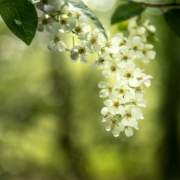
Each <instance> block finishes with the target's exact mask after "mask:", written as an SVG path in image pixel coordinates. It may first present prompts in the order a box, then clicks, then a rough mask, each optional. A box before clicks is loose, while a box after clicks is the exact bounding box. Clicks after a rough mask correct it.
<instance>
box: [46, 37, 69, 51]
mask: <svg viewBox="0 0 180 180" xmlns="http://www.w3.org/2000/svg"><path fill="white" fill-rule="evenodd" d="M56 48H57V49H58V50H59V51H60V52H62V51H65V50H66V44H65V43H64V42H63V41H61V38H60V36H59V35H57V36H54V38H53V40H52V41H50V42H49V44H48V49H49V50H55V49H56Z"/></svg>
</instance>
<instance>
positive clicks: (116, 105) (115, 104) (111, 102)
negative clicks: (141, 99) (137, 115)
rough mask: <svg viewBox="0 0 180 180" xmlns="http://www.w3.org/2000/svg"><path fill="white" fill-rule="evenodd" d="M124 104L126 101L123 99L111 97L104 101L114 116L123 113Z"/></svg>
mask: <svg viewBox="0 0 180 180" xmlns="http://www.w3.org/2000/svg"><path fill="white" fill-rule="evenodd" d="M123 104H124V99H123V98H122V97H115V96H114V97H113V96H112V97H111V99H108V100H106V101H104V105H105V106H107V108H108V110H109V112H110V113H112V114H114V115H115V114H119V112H121V111H122V108H123V107H122V105H123Z"/></svg>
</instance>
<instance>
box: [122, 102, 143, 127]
mask: <svg viewBox="0 0 180 180" xmlns="http://www.w3.org/2000/svg"><path fill="white" fill-rule="evenodd" d="M121 115H122V117H123V119H122V121H121V123H122V124H123V125H124V126H130V127H134V128H136V129H138V122H137V120H138V119H144V118H143V115H142V112H141V110H140V109H139V108H137V107H136V106H134V105H127V106H125V107H124V109H123V110H122V112H121Z"/></svg>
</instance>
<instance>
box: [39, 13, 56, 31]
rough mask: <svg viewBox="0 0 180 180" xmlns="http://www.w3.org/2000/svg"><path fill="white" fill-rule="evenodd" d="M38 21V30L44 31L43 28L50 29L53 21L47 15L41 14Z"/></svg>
mask: <svg viewBox="0 0 180 180" xmlns="http://www.w3.org/2000/svg"><path fill="white" fill-rule="evenodd" d="M38 21H39V22H38V26H37V30H38V31H41V32H42V31H44V29H46V31H47V32H51V31H52V23H53V22H54V20H53V19H52V18H51V17H50V16H49V15H43V16H42V17H39V18H38Z"/></svg>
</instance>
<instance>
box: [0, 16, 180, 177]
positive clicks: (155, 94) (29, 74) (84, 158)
mask: <svg viewBox="0 0 180 180" xmlns="http://www.w3.org/2000/svg"><path fill="white" fill-rule="evenodd" d="M101 16H102V15H101ZM143 17H144V19H146V17H148V18H149V16H148V15H147V14H146V13H145V14H144V15H143ZM107 20H108V19H106V20H105V19H102V21H103V22H104V23H105V26H106V28H107V29H110V28H112V27H110V25H108V24H109V21H108V22H107ZM109 20H110V17H109ZM151 23H152V24H155V26H156V27H157V33H156V35H157V37H158V38H159V39H160V41H161V42H160V43H159V44H157V45H156V50H157V58H156V60H154V61H152V62H151V63H150V64H147V65H144V64H142V63H140V62H139V63H138V64H139V66H141V67H143V68H144V69H145V70H146V72H147V74H150V75H152V76H153V77H154V78H153V80H152V86H151V87H150V88H148V89H146V94H145V99H146V100H147V101H148V106H147V107H146V108H145V109H143V113H144V117H145V120H143V121H140V122H139V127H140V130H139V131H135V133H134V136H133V137H130V138H127V137H125V135H124V134H122V135H121V136H120V137H118V138H114V137H113V136H112V134H111V133H110V132H109V133H108V132H106V131H105V130H104V127H103V124H102V123H101V119H102V116H101V114H100V109H101V107H103V100H102V99H100V98H99V95H98V91H99V89H98V87H97V84H98V82H99V81H101V80H103V78H102V76H101V74H100V72H99V71H98V70H96V69H93V70H90V66H91V64H92V63H93V59H92V60H91V61H90V62H89V63H88V64H87V65H83V64H80V62H78V63H72V62H70V60H69V57H68V55H67V54H65V53H64V54H61V53H59V52H49V51H48V50H46V44H47V43H48V42H49V40H50V39H49V38H48V35H47V34H46V33H43V34H40V33H37V34H36V37H35V39H34V41H33V43H32V44H31V46H30V47H26V46H25V45H24V44H23V43H22V42H20V41H19V40H18V39H17V38H16V37H14V36H12V35H11V33H10V31H9V30H8V29H7V28H6V27H5V26H4V24H3V23H2V22H1V21H0V152H1V153H0V179H1V180H52V179H53V180H85V179H86V180H110V179H112V180H136V179H138V180H141V179H146V180H160V179H163V180H164V179H165V178H164V175H165V170H166V167H163V165H165V164H167V167H168V163H170V164H169V166H172V167H174V165H176V166H177V168H179V164H178V163H177V161H178V162H179V159H177V161H176V160H173V159H172V162H171V161H166V160H168V158H169V159H171V157H170V154H167V153H166V151H165V150H167V152H169V151H168V148H169V147H172V151H171V152H174V157H176V155H178V154H179V149H178V148H176V150H174V149H173V148H174V147H177V146H176V145H177V144H176V143H177V141H178V142H179V124H178V122H174V121H173V120H172V121H171V122H172V124H173V123H174V124H175V127H177V129H174V131H175V130H176V132H178V133H177V134H176V135H177V137H176V138H174V136H172V137H171V138H170V141H171V142H173V143H174V144H169V141H167V142H166V141H165V140H168V138H166V139H165V137H167V136H166V134H168V132H166V129H167V127H168V128H171V123H170V125H168V126H167V123H165V122H166V121H165V117H164V116H163V115H166V116H167V115H168V114H171V113H172V112H171V111H166V113H165V112H164V111H162V109H163V108H164V107H165V105H166V104H167V103H168V102H167V97H170V98H171V99H172V100H173V101H172V104H173V103H174V109H175V106H176V110H177V111H176V112H173V113H176V114H178V110H179V106H178V103H175V101H176V102H179V99H180V97H179V91H177V92H172V93H173V94H166V93H167V90H168V88H167V86H168V85H169V79H174V80H175V82H176V84H177V85H178V87H179V82H178V77H179V74H178V72H179V69H178V67H179V66H178V65H177V64H178V62H177V64H175V66H173V68H174V72H175V74H173V77H171V74H172V70H171V71H170V67H171V66H170V63H171V62H174V59H180V58H179V56H180V55H179V52H178V50H179V47H180V41H179V39H177V38H176V37H175V36H174V34H172V32H171V31H170V30H169V29H168V27H167V25H166V24H165V23H164V21H163V18H162V17H161V16H156V17H155V18H152V19H151ZM113 31H114V32H115V31H116V30H115V28H114V29H113ZM68 41H69V40H68V39H67V42H68ZM172 49H173V51H172ZM172 53H173V55H172ZM168 54H169V55H168ZM170 57H171V58H170ZM171 69H172V68H171ZM175 69H176V70H175ZM169 73H171V74H169ZM169 77H170V78H169ZM175 77H177V78H175ZM168 78H169V79H168ZM176 84H174V82H173V83H172V84H170V85H171V86H172V89H174V88H175V89H177V87H176V86H174V85H176ZM173 97H175V99H174V98H173ZM172 104H171V105H170V106H171V107H172V108H173V105H172ZM169 110H171V109H170V108H169ZM177 118H179V116H178V117H177ZM165 124H166V125H165ZM173 127H174V126H173ZM168 144H169V146H168ZM165 145H167V146H165ZM173 145H175V146H173ZM174 169H175V168H174ZM170 171H171V172H172V173H173V174H174V177H173V176H167V178H166V179H179V175H175V173H174V171H173V170H170ZM168 172H169V171H168ZM176 172H177V169H176ZM169 177H173V178H169Z"/></svg>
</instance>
